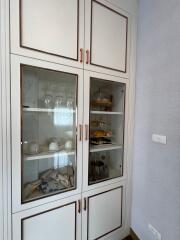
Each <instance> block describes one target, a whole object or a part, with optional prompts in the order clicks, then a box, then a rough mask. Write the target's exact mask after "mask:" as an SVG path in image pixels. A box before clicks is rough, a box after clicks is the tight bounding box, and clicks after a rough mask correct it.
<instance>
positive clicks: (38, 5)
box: [10, 0, 84, 68]
mask: <svg viewBox="0 0 180 240" xmlns="http://www.w3.org/2000/svg"><path fill="white" fill-rule="evenodd" d="M10 13H11V24H10V27H11V52H12V53H15V54H19V55H23V56H28V57H34V58H38V59H43V60H47V61H50V62H58V63H62V64H67V65H71V66H75V67H80V68H82V67H83V62H82V61H81V62H80V61H79V60H80V49H81V48H83V47H84V43H83V41H84V0H75V1H74V0H73V1H65V0H44V1H43V0H11V1H10Z"/></svg>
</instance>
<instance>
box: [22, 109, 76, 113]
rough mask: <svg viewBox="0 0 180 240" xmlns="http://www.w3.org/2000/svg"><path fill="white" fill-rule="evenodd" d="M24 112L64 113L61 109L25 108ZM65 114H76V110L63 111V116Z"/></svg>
mask: <svg viewBox="0 0 180 240" xmlns="http://www.w3.org/2000/svg"><path fill="white" fill-rule="evenodd" d="M23 111H24V112H42V113H43V112H44V113H49V112H52V113H58V112H59V113H62V110H61V109H51V108H23ZM65 113H75V110H72V109H66V110H64V111H63V114H65Z"/></svg>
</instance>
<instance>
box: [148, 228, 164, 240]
mask: <svg viewBox="0 0 180 240" xmlns="http://www.w3.org/2000/svg"><path fill="white" fill-rule="evenodd" d="M148 228H149V230H150V231H151V232H152V234H153V235H154V240H162V238H161V234H160V233H159V232H158V231H157V230H156V229H155V228H154V227H153V226H152V225H151V224H148Z"/></svg>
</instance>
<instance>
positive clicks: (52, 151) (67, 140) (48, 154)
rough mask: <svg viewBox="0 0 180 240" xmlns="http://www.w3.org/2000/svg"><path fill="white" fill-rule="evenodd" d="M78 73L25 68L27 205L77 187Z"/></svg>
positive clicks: (24, 179)
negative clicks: (32, 201) (29, 202)
mask: <svg viewBox="0 0 180 240" xmlns="http://www.w3.org/2000/svg"><path fill="white" fill-rule="evenodd" d="M77 87H78V78H77V75H75V74H70V73H64V72H59V71H53V70H48V69H44V68H38V67H32V66H28V65H21V159H22V161H21V169H22V177H21V184H22V188H21V189H22V196H21V197H22V202H28V201H31V200H35V199H39V198H42V197H45V196H49V195H53V194H55V193H59V192H64V191H68V190H72V189H75V188H76V182H77V178H76V175H77V174H76V172H77V171H76V168H77V166H76V165H77V164H76V144H77V135H76V129H77Z"/></svg>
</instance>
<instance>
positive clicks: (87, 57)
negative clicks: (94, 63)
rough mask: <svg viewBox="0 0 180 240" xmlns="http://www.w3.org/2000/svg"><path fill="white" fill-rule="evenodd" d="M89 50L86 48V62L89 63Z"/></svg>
mask: <svg viewBox="0 0 180 240" xmlns="http://www.w3.org/2000/svg"><path fill="white" fill-rule="evenodd" d="M89 62H90V61H89V50H86V64H89Z"/></svg>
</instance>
